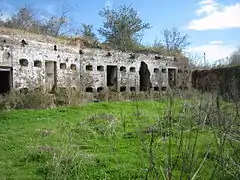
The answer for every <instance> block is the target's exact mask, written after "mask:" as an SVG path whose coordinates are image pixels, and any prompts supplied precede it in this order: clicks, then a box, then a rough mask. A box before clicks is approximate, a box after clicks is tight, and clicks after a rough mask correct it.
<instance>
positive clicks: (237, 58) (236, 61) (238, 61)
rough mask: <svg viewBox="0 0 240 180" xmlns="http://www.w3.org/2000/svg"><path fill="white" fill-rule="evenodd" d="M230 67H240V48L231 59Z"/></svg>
mask: <svg viewBox="0 0 240 180" xmlns="http://www.w3.org/2000/svg"><path fill="white" fill-rule="evenodd" d="M230 65H240V47H239V48H238V49H237V50H236V51H235V52H233V53H232V55H231V57H230Z"/></svg>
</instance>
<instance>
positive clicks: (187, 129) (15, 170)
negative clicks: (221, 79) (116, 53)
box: [0, 100, 232, 180]
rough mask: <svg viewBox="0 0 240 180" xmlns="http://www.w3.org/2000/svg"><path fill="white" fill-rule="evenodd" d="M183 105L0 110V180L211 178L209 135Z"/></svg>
mask: <svg viewBox="0 0 240 180" xmlns="http://www.w3.org/2000/svg"><path fill="white" fill-rule="evenodd" d="M184 103H185V102H183V101H180V100H177V101H174V102H173V104H172V105H171V104H170V103H169V102H167V101H161V102H156V101H155V102H152V101H146V102H145V101H144V102H143V101H142V102H112V103H93V104H88V105H85V106H79V107H66V108H56V109H51V110H37V111H36V110H17V111H8V112H2V113H0V147H1V148H0V172H1V176H0V179H3V180H4V179H17V180H21V179H23V180H26V179H58V180H59V179H164V178H166V179H170V178H172V179H179V178H180V177H182V178H183V179H186V178H192V177H195V178H196V179H209V178H210V177H211V176H212V173H213V171H214V167H215V166H214V165H215V164H216V163H215V159H214V157H215V155H216V153H217V151H218V149H217V145H216V144H215V143H214V142H213V139H214V138H213V136H214V134H213V133H212V132H211V131H210V130H209V128H206V127H204V128H202V127H201V128H200V127H199V126H198V125H197V123H195V122H196V121H194V119H193V118H194V116H193V115H192V114H191V113H190V112H189V111H190V109H191V108H194V106H192V107H188V108H186V106H185V105H184ZM189 106H191V103H190V105H189ZM201 164H202V165H201ZM198 170H199V171H198ZM216 177H217V176H216ZM229 177H232V176H229ZM213 179H214V178H213Z"/></svg>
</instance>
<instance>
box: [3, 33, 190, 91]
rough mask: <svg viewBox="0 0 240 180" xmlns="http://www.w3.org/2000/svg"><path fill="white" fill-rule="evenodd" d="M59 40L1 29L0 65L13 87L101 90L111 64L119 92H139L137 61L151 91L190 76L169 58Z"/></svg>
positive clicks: (177, 82) (105, 83) (184, 68)
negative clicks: (144, 66) (143, 68)
mask: <svg viewBox="0 0 240 180" xmlns="http://www.w3.org/2000/svg"><path fill="white" fill-rule="evenodd" d="M22 40H25V42H26V43H27V44H22V43H21V41H22ZM59 41H60V40H58V41H57V40H54V39H53V38H52V37H51V38H50V37H46V36H40V35H35V36H33V35H32V34H31V35H30V34H27V33H14V32H12V33H4V32H2V34H0V45H1V47H0V48H1V49H0V68H11V70H12V88H13V89H22V88H28V89H32V88H39V87H45V88H46V89H47V90H48V91H51V90H52V89H54V88H56V87H75V88H78V87H81V88H84V89H86V91H89V92H93V91H101V90H102V89H104V88H106V87H107V86H108V85H109V83H108V78H109V77H110V76H109V75H108V74H109V73H108V69H111V67H114V68H115V69H114V71H116V77H115V79H114V77H113V78H112V79H111V81H112V82H115V83H116V84H115V86H113V87H115V88H116V90H117V91H139V90H140V74H139V70H140V66H141V62H144V63H146V64H147V68H148V71H149V72H150V82H151V87H150V88H151V89H153V90H157V91H159V90H165V89H166V88H168V87H169V81H172V78H174V81H175V83H176V87H182V86H183V85H184V86H185V84H187V81H188V80H189V76H188V75H189V74H190V72H189V70H188V68H187V67H186V66H185V67H181V66H179V65H178V64H177V63H176V59H174V58H173V57H164V56H159V55H157V54H141V53H137V54H132V55H130V53H127V52H120V51H113V50H110V51H106V50H101V49H88V48H84V49H83V48H82V47H81V46H80V45H74V46H71V45H69V44H67V43H66V42H65V41H64V40H62V41H63V42H59ZM54 46H55V47H54ZM80 50H81V52H80ZM169 69H172V70H174V71H175V75H174V77H169V76H170V75H171V74H169ZM184 73H185V75H187V76H186V77H187V78H186V79H185V80H184V77H185V75H184ZM112 76H113V74H112Z"/></svg>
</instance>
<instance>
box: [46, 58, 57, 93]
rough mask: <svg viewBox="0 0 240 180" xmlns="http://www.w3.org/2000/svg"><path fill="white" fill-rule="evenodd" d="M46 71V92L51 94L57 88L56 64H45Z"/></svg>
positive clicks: (52, 62)
mask: <svg viewBox="0 0 240 180" xmlns="http://www.w3.org/2000/svg"><path fill="white" fill-rule="evenodd" d="M45 70H46V79H45V80H46V88H47V90H48V92H50V93H53V92H54V91H55V90H56V87H57V64H56V62H54V61H46V62H45Z"/></svg>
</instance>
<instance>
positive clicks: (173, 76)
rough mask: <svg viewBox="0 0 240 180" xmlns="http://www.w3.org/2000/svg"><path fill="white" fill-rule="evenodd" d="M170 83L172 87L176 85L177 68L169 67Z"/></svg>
mask: <svg viewBox="0 0 240 180" xmlns="http://www.w3.org/2000/svg"><path fill="white" fill-rule="evenodd" d="M168 83H169V86H170V88H175V87H176V69H168Z"/></svg>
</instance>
